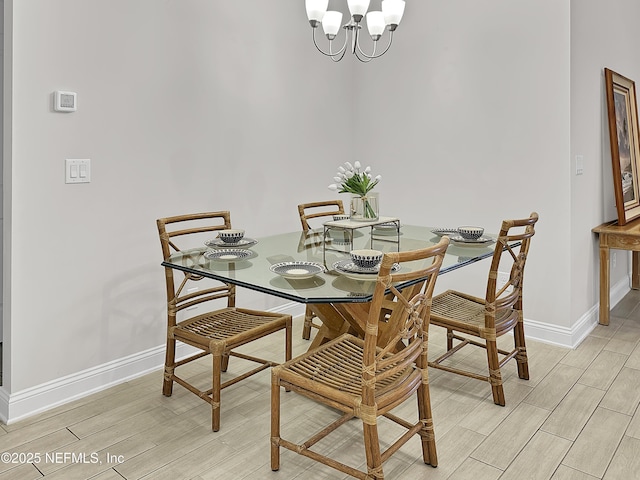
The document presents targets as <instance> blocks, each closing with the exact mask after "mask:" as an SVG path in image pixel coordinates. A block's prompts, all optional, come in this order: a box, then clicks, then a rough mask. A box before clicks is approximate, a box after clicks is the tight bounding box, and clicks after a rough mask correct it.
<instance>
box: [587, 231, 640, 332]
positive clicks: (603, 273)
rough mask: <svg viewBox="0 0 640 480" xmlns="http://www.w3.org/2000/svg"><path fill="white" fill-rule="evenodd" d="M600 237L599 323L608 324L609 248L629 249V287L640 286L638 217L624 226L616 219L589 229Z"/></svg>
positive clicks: (636, 287)
mask: <svg viewBox="0 0 640 480" xmlns="http://www.w3.org/2000/svg"><path fill="white" fill-rule="evenodd" d="M591 231H592V232H594V233H597V234H598V235H599V237H600V315H599V317H600V318H599V322H600V324H601V325H609V308H610V305H609V290H610V288H611V287H610V283H611V278H610V272H609V266H610V265H609V250H610V249H612V248H613V249H616V250H631V251H632V252H633V253H632V259H633V260H632V263H633V267H632V273H631V288H633V289H638V288H640V267H639V266H638V264H639V259H640V219H636V220H634V221H632V222H629V223H627V224H626V225H624V226H620V225H618V222H617V221H613V222H607V223H603V224H602V225H600V226H598V227H595V228H594V229H592V230H591Z"/></svg>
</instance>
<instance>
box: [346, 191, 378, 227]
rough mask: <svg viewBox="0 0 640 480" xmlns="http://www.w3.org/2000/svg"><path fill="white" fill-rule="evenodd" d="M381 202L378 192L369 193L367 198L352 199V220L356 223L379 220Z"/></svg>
mask: <svg viewBox="0 0 640 480" xmlns="http://www.w3.org/2000/svg"><path fill="white" fill-rule="evenodd" d="M379 211H380V202H379V197H378V192H369V193H367V194H366V195H365V196H362V197H361V196H359V195H353V196H352V197H351V220H355V221H356V222H373V221H375V220H378V217H379V213H378V212H379Z"/></svg>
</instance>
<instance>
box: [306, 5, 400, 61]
mask: <svg viewBox="0 0 640 480" xmlns="http://www.w3.org/2000/svg"><path fill="white" fill-rule="evenodd" d="M369 2H370V0H347V4H348V5H349V12H350V13H351V20H349V23H347V24H345V25H342V12H336V11H333V10H329V11H327V8H328V7H329V0H306V7H307V17H308V18H309V23H310V24H311V28H312V30H313V44H314V45H315V46H316V48H317V49H318V51H319V52H320V53H322V54H323V55H326V56H328V57H330V58H331V60H333V61H334V62H339V61H340V60H342V59H343V58H344V54H345V53H346V51H347V45H348V44H349V40H351V48H350V50H351V53H353V54H354V55H355V56H356V58H357V59H358V60H360V61H361V62H370V61H371V60H372V59H374V58H378V57H381V56H382V55H384V54H385V53H387V50H389V47H391V42H392V41H393V32H394V31H395V30H396V28H398V24H399V23H400V20H401V19H402V14H403V13H404V0H382V11H381V12H378V11H371V12H369V13H367V10H368V9H369ZM365 14H366V18H367V29H368V30H369V35H370V36H371V40H373V51H372V52H371V54H370V55H368V54H366V53H364V52H363V51H362V48H360V36H359V35H360V29H361V28H362V25H361V22H362V19H363V18H364V17H365ZM320 24H322V30H323V31H324V33H325V35H326V36H327V39H328V40H329V49H328V50H327V51H324V50H322V49H321V48H320V47H319V46H318V42H317V40H316V30H317V29H318V25H320ZM341 26H342V28H343V29H344V30H345V37H344V44H343V45H342V47H341V48H340V49H339V50H337V51H334V43H333V41H334V40H335V38H336V36H337V35H338V32H339V31H340V27H341ZM387 27H388V30H389V35H388V37H389V42H388V43H387V46H386V47H385V48H384V50H382V51H381V52H378V51H377V46H378V40H380V38H381V37H382V34H383V33H384V31H385V29H386V28H387Z"/></svg>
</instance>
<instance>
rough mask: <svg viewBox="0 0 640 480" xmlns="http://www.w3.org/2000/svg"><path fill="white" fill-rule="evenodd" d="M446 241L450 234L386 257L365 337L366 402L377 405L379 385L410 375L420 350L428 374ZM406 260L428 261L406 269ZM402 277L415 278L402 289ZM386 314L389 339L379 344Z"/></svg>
mask: <svg viewBox="0 0 640 480" xmlns="http://www.w3.org/2000/svg"><path fill="white" fill-rule="evenodd" d="M448 245H449V238H447V237H443V238H442V239H441V241H440V242H439V243H438V244H436V245H434V246H432V247H428V248H425V249H420V250H413V251H408V252H392V253H386V254H385V255H384V256H383V258H382V263H381V265H380V273H379V275H378V280H377V282H376V287H375V291H374V294H373V300H372V303H371V307H370V310H369V317H368V319H367V325H366V329H365V336H364V358H363V366H362V380H363V381H362V390H363V391H362V396H363V403H365V404H367V405H373V404H374V399H375V391H374V389H375V388H376V386H377V387H378V388H383V389H384V386H385V385H386V384H397V380H398V376H399V375H404V374H406V372H407V367H408V366H410V365H411V364H413V363H414V362H416V360H417V359H418V357H420V356H421V355H423V358H422V360H421V361H418V362H417V363H418V365H421V367H422V368H424V369H425V370H424V371H425V374H426V365H427V359H426V355H427V346H428V334H429V316H430V310H431V299H432V296H433V289H434V287H435V283H436V278H437V276H438V272H439V271H440V267H441V266H442V260H443V258H444V254H445V252H446V250H447V247H448ZM407 262H424V266H422V267H421V268H419V269H415V270H409V269H408V268H407V267H406V266H405V268H404V269H403V264H406V263H407ZM394 264H398V265H400V269H399V270H398V271H397V273H391V269H392V267H393V266H394ZM424 278H426V280H422V281H421V280H420V279H424ZM398 282H409V283H411V282H416V283H414V284H413V285H411V286H408V287H405V288H404V289H402V290H398V289H397V288H396V287H395V285H396V284H397V283H398ZM382 318H384V319H386V320H384V323H385V324H386V326H387V328H386V337H387V340H386V343H385V345H384V346H383V347H378V346H379V345H380V344H379V342H378V332H379V325H380V321H381V320H380V319H382ZM378 393H379V392H378Z"/></svg>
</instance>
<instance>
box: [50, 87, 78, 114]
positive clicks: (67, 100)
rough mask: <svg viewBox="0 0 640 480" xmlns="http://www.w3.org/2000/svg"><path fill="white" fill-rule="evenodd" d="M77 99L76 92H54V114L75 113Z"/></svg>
mask: <svg viewBox="0 0 640 480" xmlns="http://www.w3.org/2000/svg"><path fill="white" fill-rule="evenodd" d="M77 97H78V96H77V94H76V92H63V91H61V90H56V91H55V92H53V109H54V110H55V111H56V112H75V111H76V110H77V109H78V98H77Z"/></svg>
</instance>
